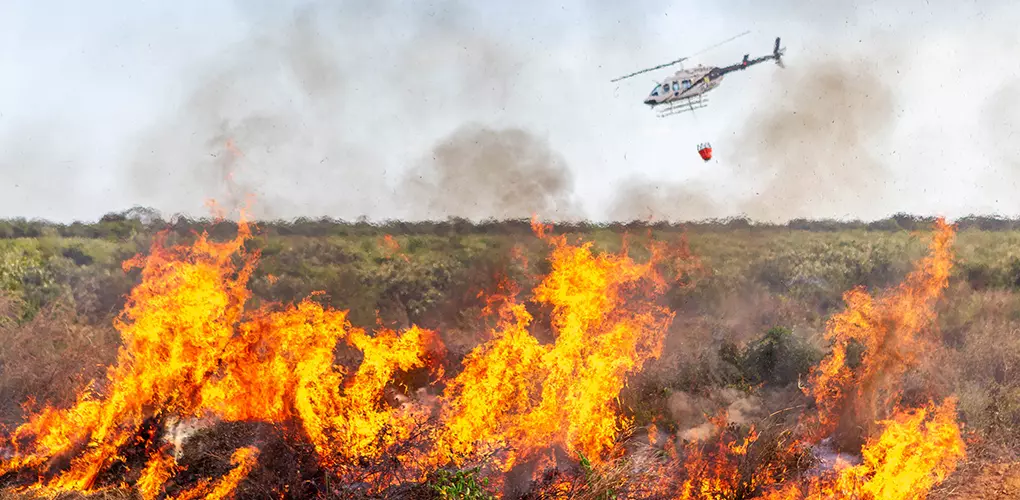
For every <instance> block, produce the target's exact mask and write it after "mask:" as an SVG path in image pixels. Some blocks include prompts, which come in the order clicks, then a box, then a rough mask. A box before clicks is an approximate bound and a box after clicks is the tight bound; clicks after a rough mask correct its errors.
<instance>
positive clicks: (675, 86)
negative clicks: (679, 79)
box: [673, 82, 680, 91]
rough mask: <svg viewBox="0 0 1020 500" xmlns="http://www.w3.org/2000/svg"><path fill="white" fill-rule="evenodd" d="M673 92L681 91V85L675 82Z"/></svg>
mask: <svg viewBox="0 0 1020 500" xmlns="http://www.w3.org/2000/svg"><path fill="white" fill-rule="evenodd" d="M673 90H674V91H677V90H680V84H679V83H676V82H673Z"/></svg>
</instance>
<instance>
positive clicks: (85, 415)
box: [0, 213, 965, 499]
mask: <svg viewBox="0 0 1020 500" xmlns="http://www.w3.org/2000/svg"><path fill="white" fill-rule="evenodd" d="M533 228H534V232H535V234H536V235H538V237H539V238H541V239H543V240H544V241H546V242H547V243H548V244H549V245H550V246H551V253H550V256H549V260H550V263H551V271H550V272H549V274H548V275H546V276H544V277H543V279H542V280H541V282H540V283H539V284H538V285H537V286H536V287H535V289H534V290H533V294H532V296H531V297H530V298H529V299H530V303H526V302H522V301H520V300H519V299H518V297H517V295H518V293H517V289H516V287H515V286H514V284H513V283H508V282H504V283H502V287H501V292H502V293H503V295H501V296H499V297H498V300H496V299H497V297H495V296H494V297H490V300H488V301H487V303H488V305H489V306H490V307H496V304H497V303H498V304H499V313H500V317H499V322H498V324H497V326H496V327H495V328H494V329H493V331H492V332H491V338H490V339H489V340H488V341H487V342H485V343H483V344H481V345H479V346H478V347H477V348H476V349H474V350H473V351H472V352H471V353H469V355H468V356H467V357H466V358H465V359H464V361H463V365H462V370H461V371H460V372H459V373H457V375H456V376H455V377H454V378H453V379H452V380H451V381H450V382H449V384H448V385H447V386H446V387H445V390H444V392H443V393H442V394H441V396H440V398H439V403H438V410H437V411H436V412H433V411H432V410H431V409H430V408H428V407H426V406H425V405H422V404H405V405H400V406H394V405H391V404H387V403H386V401H385V398H384V393H385V392H386V391H387V390H389V389H390V388H391V387H392V385H393V383H394V380H395V379H396V378H397V377H398V376H399V375H400V374H401V372H407V371H410V370H415V369H419V368H425V367H431V368H435V365H434V362H435V361H436V359H435V357H436V355H437V354H439V353H442V351H443V346H442V345H441V343H440V341H439V339H438V336H437V335H436V334H435V333H434V332H432V331H430V330H426V329H422V328H419V327H417V326H412V327H410V328H407V329H406V330H404V331H400V332H397V331H393V330H389V329H386V328H382V327H380V328H378V329H377V330H376V331H375V332H373V333H372V334H370V333H368V332H366V331H365V330H363V329H360V328H356V327H354V326H353V325H352V324H351V323H350V322H349V321H348V319H347V313H346V311H336V310H332V309H329V308H325V307H323V306H321V305H320V304H318V303H317V302H315V301H313V300H312V299H311V298H309V299H305V300H303V301H301V302H300V303H298V304H296V305H289V306H285V307H284V306H279V305H276V306H273V307H270V306H266V307H263V308H261V309H258V310H255V311H246V310H245V305H246V304H247V301H248V299H249V298H250V296H251V292H250V291H249V290H248V288H247V284H248V280H249V279H250V277H251V275H252V272H253V270H254V266H255V264H256V262H257V260H258V257H259V254H258V252H257V251H251V250H249V249H248V248H247V242H248V240H249V239H251V237H252V233H251V230H250V228H249V226H248V224H247V222H246V221H245V218H244V214H243V213H242V216H241V218H240V222H239V224H238V234H237V236H236V237H235V238H234V239H232V240H230V241H226V242H221V243H216V242H211V241H209V240H208V238H207V235H206V234H201V235H198V237H197V240H196V242H195V243H194V244H192V245H190V246H176V247H172V248H165V247H164V246H163V242H164V239H163V237H161V238H158V239H157V241H156V242H155V243H154V245H153V247H152V250H151V253H150V255H149V256H147V257H141V256H139V257H136V258H135V259H131V260H129V261H128V262H126V263H125V264H124V268H125V270H129V269H133V268H140V269H141V277H142V281H141V284H139V285H138V286H136V287H135V288H134V289H133V290H132V291H131V294H130V296H129V300H128V304H127V306H126V308H125V310H124V311H123V313H122V315H121V316H120V318H118V320H117V321H116V323H115V326H116V328H117V329H118V330H119V331H120V333H121V335H122V338H123V342H124V345H123V347H122V348H121V350H120V352H119V354H118V359H117V363H116V364H115V365H114V366H112V367H110V368H109V370H108V372H107V377H106V380H105V381H104V384H103V385H102V386H101V387H99V388H98V389H95V390H92V388H91V387H90V390H87V391H84V392H82V394H81V395H80V397H79V398H78V401H77V402H76V404H74V405H73V406H71V407H70V408H66V409H55V408H52V407H44V408H43V409H42V410H41V411H39V412H38V413H35V414H33V415H31V416H30V417H29V419H28V421H27V422H25V423H24V424H22V425H21V426H20V427H18V428H17V429H16V430H15V431H14V432H13V433H12V435H11V436H10V443H11V446H12V448H13V450H14V455H13V457H12V458H10V459H9V460H6V461H5V462H3V463H2V464H0V474H6V473H9V472H17V471H42V472H41V473H39V474H38V480H37V481H36V482H35V484H34V485H33V488H34V489H37V490H42V491H44V492H53V493H56V492H61V491H89V490H97V489H101V488H104V487H106V486H104V485H105V484H107V483H110V482H111V481H109V480H104V479H103V474H104V473H107V472H108V471H110V470H111V469H112V468H113V467H114V466H115V465H117V464H118V463H121V462H123V460H124V459H123V458H122V455H123V453H122V452H123V450H124V449H125V448H127V447H129V446H137V445H138V442H137V441H138V439H139V438H138V436H140V435H143V434H144V433H143V429H144V428H146V426H147V425H149V423H150V422H151V421H152V420H156V421H157V422H159V421H161V420H162V419H166V418H171V417H180V418H206V419H211V420H213V421H215V420H220V421H265V422H275V423H287V424H294V425H293V427H292V428H293V429H296V430H297V432H298V433H299V434H300V436H299V437H300V438H301V439H305V440H307V442H309V443H310V444H311V445H312V447H313V448H314V450H315V453H316V454H317V456H318V459H319V463H320V464H322V465H323V466H324V467H326V468H327V469H329V470H330V471H332V472H335V473H339V474H343V473H345V471H347V470H351V469H356V468H357V467H358V466H359V465H358V464H359V463H360V462H363V461H365V460H369V459H377V458H380V457H384V456H385V457H394V458H395V459H396V460H397V461H399V462H400V463H401V464H410V465H405V467H407V468H409V469H413V470H411V471H410V475H412V476H415V477H417V478H418V479H421V478H422V477H424V474H426V473H427V472H429V471H431V470H434V469H435V468H437V467H440V466H445V465H448V464H449V463H451V462H452V463H453V464H455V465H463V464H464V463H466V462H469V461H476V460H489V463H491V464H492V465H494V466H495V468H496V469H498V470H499V471H503V472H506V471H510V470H512V469H514V468H515V467H517V466H521V465H525V464H529V463H530V464H536V463H537V464H540V465H552V464H553V462H555V461H556V460H557V458H556V455H554V453H553V451H554V450H559V451H562V452H565V453H566V454H568V455H569V456H571V458H572V459H575V458H577V457H579V456H583V457H585V458H586V459H587V460H590V462H591V463H592V464H594V465H595V466H596V467H600V466H603V465H606V464H609V463H610V462H612V461H613V460H616V459H619V458H620V456H621V455H620V447H619V446H618V440H619V438H620V436H621V434H622V433H623V431H624V430H625V429H627V428H629V427H630V426H631V425H632V423H633V422H632V420H631V419H630V418H628V417H626V416H625V415H624V412H623V411H622V408H620V405H619V404H618V402H617V398H618V397H619V394H620V392H621V391H622V390H623V388H624V387H625V385H626V383H627V380H628V378H629V377H630V376H632V375H633V374H635V373H636V372H638V371H639V370H641V368H642V367H643V366H644V365H645V364H647V363H648V362H649V361H650V360H653V359H655V358H657V357H659V356H660V354H661V352H662V348H663V342H664V338H665V333H666V331H667V329H668V328H669V327H670V325H671V324H672V321H673V318H674V313H673V312H672V311H670V310H669V309H668V308H666V307H663V306H661V305H658V304H657V303H656V300H657V299H658V298H659V297H660V296H661V294H662V293H663V292H664V290H665V289H666V286H667V281H666V278H665V277H664V275H663V273H662V272H661V267H662V266H660V264H661V263H663V262H664V261H665V259H666V258H669V257H674V256H673V255H671V254H670V253H669V249H667V248H666V247H665V246H664V245H661V244H657V243H653V244H651V245H650V247H649V248H650V250H651V258H650V259H648V261H647V262H637V261H635V260H633V259H631V258H630V257H628V256H627V255H626V253H625V252H623V253H620V254H613V253H600V254H597V253H595V252H594V251H593V250H592V245H591V244H590V243H587V244H582V245H572V244H569V243H568V242H567V239H566V237H565V236H557V235H553V234H552V233H551V231H550V230H549V228H548V227H546V226H544V225H541V224H539V223H538V222H537V220H536V221H534V222H533ZM953 237H954V228H953V227H952V226H950V225H947V224H946V223H945V221H944V220H941V219H940V220H939V221H938V223H937V225H936V234H935V237H934V238H933V241H932V244H931V246H930V253H931V254H930V255H929V256H928V257H927V258H925V259H923V260H922V261H921V262H920V263H919V264H918V266H917V269H915V270H914V272H912V273H911V274H910V275H909V276H908V278H907V279H906V281H905V282H904V283H903V284H902V285H901V286H900V287H898V288H896V289H895V290H893V291H891V292H890V293H887V294H884V295H882V296H880V297H879V298H877V299H875V298H872V297H871V296H869V295H867V294H866V293H865V292H864V291H863V290H862V289H855V290H852V291H850V292H848V293H847V294H846V300H847V304H848V307H847V310H846V311H845V312H843V313H841V314H839V315H837V316H835V317H834V318H833V319H832V321H830V323H829V325H828V327H827V332H826V338H828V339H829V340H830V341H831V342H833V344H834V346H833V352H832V354H831V355H830V356H829V357H827V358H826V359H825V360H824V361H823V362H822V363H821V365H820V366H819V367H818V369H817V370H815V371H814V372H813V374H812V377H811V384H812V387H811V390H810V391H808V392H807V395H809V396H813V397H814V398H815V402H816V404H817V407H818V414H817V415H815V416H814V417H813V418H812V419H809V420H808V421H807V423H808V424H810V431H811V432H810V433H809V436H807V439H806V440H804V441H803V442H799V441H798V440H797V439H795V438H792V437H790V436H784V438H783V439H784V441H782V442H781V443H779V444H778V445H777V450H774V451H773V453H774V455H775V456H776V457H777V458H774V459H772V462H763V463H760V464H759V463H755V462H754V461H753V460H754V459H756V458H755V457H756V455H755V453H758V452H760V446H761V445H762V443H763V436H764V434H763V433H762V432H760V431H759V430H757V429H756V428H754V427H752V428H751V430H750V431H749V432H746V433H743V434H741V432H742V431H739V430H738V429H736V428H733V427H732V426H729V425H727V422H726V419H725V418H724V416H720V417H717V418H715V419H713V420H712V422H713V423H714V425H715V427H716V437H715V438H713V439H712V440H710V441H709V442H695V443H683V444H681V445H677V444H676V443H675V439H674V440H673V441H671V442H672V445H671V444H670V443H666V448H667V453H668V454H669V456H670V457H671V459H670V460H669V461H666V462H661V463H659V464H658V465H655V464H652V465H649V466H648V467H649V469H650V470H652V471H655V472H656V473H658V474H659V480H658V482H657V483H655V482H652V481H650V483H653V484H647V485H643V486H645V487H646V489H648V490H654V493H655V494H660V495H661V494H665V496H667V497H670V498H683V499H686V498H735V497H743V498H747V497H748V496H750V495H751V494H760V495H764V497H765V498H770V499H778V498H786V499H802V498H904V499H905V498H918V497H920V496H923V494H924V493H926V492H927V491H929V490H930V489H931V488H932V487H933V486H934V485H936V484H938V483H940V482H941V481H942V480H944V479H945V477H946V475H948V474H949V473H951V472H952V471H953V470H954V469H955V467H956V464H957V463H958V462H959V461H960V460H961V459H962V458H963V456H964V454H965V451H964V444H963V441H962V439H961V437H960V431H959V427H958V425H957V423H956V419H955V400H954V399H952V398H950V399H947V400H945V401H944V402H943V403H942V404H941V405H939V406H937V407H936V406H935V405H934V404H932V405H930V406H929V407H924V408H919V409H910V408H902V407H901V402H900V401H898V399H899V395H898V391H897V390H896V384H897V382H898V378H899V377H900V376H902V375H903V373H904V372H905V370H906V369H907V368H908V367H909V366H910V365H911V364H914V363H917V362H918V361H919V357H920V355H921V353H923V352H925V350H927V349H931V348H932V342H930V341H929V340H928V339H927V338H926V337H925V335H924V333H925V332H926V331H927V330H926V329H927V328H929V327H930V325H931V324H932V320H933V319H934V314H935V313H934V303H935V302H936V301H937V299H938V298H939V297H940V296H941V291H942V290H943V289H944V288H945V286H946V283H947V280H948V276H949V271H950V269H951V257H952V256H951V252H950V247H951V244H952V241H953ZM682 250H685V249H682ZM675 257H677V258H678V262H682V261H685V260H686V261H690V257H689V255H687V254H686V252H685V251H684V252H680V254H678V255H676V256H675ZM677 270H678V271H680V272H683V266H678V267H677ZM529 306H530V307H529ZM546 315H548V317H549V318H550V319H549V324H548V328H549V329H551V331H552V332H553V334H554V341H552V342H551V343H547V344H543V343H542V342H540V341H539V339H538V337H536V335H534V334H533V332H536V331H538V329H539V328H542V327H544V326H545V325H544V324H542V321H540V320H536V317H538V318H543V317H545V316H546ZM341 342H344V343H346V344H347V345H348V346H350V347H352V348H354V349H356V350H358V351H360V352H361V353H362V354H363V361H362V362H361V363H360V365H359V366H358V367H357V368H356V369H351V370H349V369H348V368H347V367H344V366H338V365H336V364H335V363H334V351H335V349H336V348H337V345H338V344H340V343H341ZM854 342H856V343H859V344H861V346H862V348H863V355H862V358H861V359H862V361H861V363H860V366H856V367H854V366H852V363H850V362H849V361H848V360H849V353H850V351H851V345H852V343H854ZM852 423H856V424H865V425H866V426H867V427H868V428H867V429H866V430H865V432H864V433H863V434H862V436H861V437H862V446H861V447H859V448H857V450H859V451H860V452H861V456H862V457H863V461H862V463H861V464H859V465H852V466H851V465H847V464H842V465H839V466H837V468H836V469H834V470H831V471H826V472H823V473H821V474H818V475H816V476H814V477H810V478H808V479H806V480H804V481H803V482H801V483H785V484H784V482H786V481H789V480H791V479H792V477H793V476H792V474H793V473H794V471H791V470H788V468H787V467H786V466H785V465H784V464H785V462H784V460H786V459H788V458H790V457H792V456H794V455H795V454H797V453H799V452H800V451H801V450H802V449H803V448H805V447H806V445H807V443H810V442H817V440H818V439H821V438H823V437H831V436H833V435H836V434H839V433H840V432H842V431H845V430H846V429H847V428H849V427H850V424H852ZM655 427H657V426H652V431H653V433H652V435H653V436H654V429H655ZM290 428H291V427H288V429H290ZM419 433H422V434H425V435H428V436H429V437H430V438H431V442H430V443H429V444H428V445H426V446H424V447H422V448H419V449H412V450H409V449H407V448H405V447H401V446H400V445H401V444H403V443H406V442H408V441H409V440H412V439H414V438H413V436H415V435H418V434H419ZM876 436H877V437H876ZM142 444H143V445H144V448H145V450H146V453H147V461H146V462H145V464H144V468H142V470H141V471H140V476H138V479H137V480H136V481H135V484H134V487H135V488H136V489H137V490H138V492H139V493H141V496H142V497H143V498H146V499H151V498H156V497H159V496H160V495H161V494H163V493H164V488H165V485H166V483H167V482H168V481H169V480H170V479H171V478H173V477H174V476H175V474H177V473H178V471H179V467H178V465H177V463H176V460H175V458H174V455H172V454H170V453H168V452H167V450H166V449H165V448H159V447H157V446H156V445H155V444H154V443H153V442H151V440H144V439H143V440H142ZM855 451H856V450H855ZM680 457H682V459H681V458H680ZM65 458H70V459H71V460H70V464H69V465H68V466H66V467H63V466H61V464H62V461H63V459H65ZM258 458H259V448H258V447H257V446H255V445H254V444H250V445H242V446H241V447H239V448H238V449H237V450H235V451H234V452H233V456H232V459H231V463H232V465H233V469H232V470H231V471H230V472H228V473H227V474H225V475H224V476H223V477H220V478H218V479H206V480H202V481H199V482H198V484H195V485H191V486H190V487H188V489H186V490H184V492H183V493H181V495H182V498H197V497H202V496H205V497H206V498H226V497H228V496H230V495H231V494H232V493H233V492H234V491H235V490H236V489H237V487H238V485H239V484H240V483H241V481H243V480H244V478H245V477H247V475H248V474H249V473H250V471H251V470H252V469H253V468H254V467H255V466H256V465H257V461H258ZM678 463H679V464H680V465H679V468H677V467H675V466H676V464H678ZM671 467H672V468H671ZM749 469H750V470H749ZM536 472H538V470H536ZM372 480H373V481H375V484H373V488H374V491H375V492H378V491H381V489H382V488H384V487H386V486H388V485H390V484H391V483H392V482H393V481H395V478H392V477H389V476H387V477H383V476H378V477H376V478H374V479H372ZM614 484H615V483H614ZM568 487H569V484H567V483H565V482H564V483H559V484H554V485H553V490H556V491H560V492H561V493H563V492H565V491H566V489H567V488H568Z"/></svg>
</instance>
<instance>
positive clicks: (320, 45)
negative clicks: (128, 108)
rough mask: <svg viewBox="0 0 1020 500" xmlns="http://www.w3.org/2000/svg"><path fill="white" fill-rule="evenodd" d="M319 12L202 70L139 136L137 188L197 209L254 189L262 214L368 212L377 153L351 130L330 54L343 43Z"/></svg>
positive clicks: (175, 206)
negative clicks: (323, 27)
mask: <svg viewBox="0 0 1020 500" xmlns="http://www.w3.org/2000/svg"><path fill="white" fill-rule="evenodd" d="M312 19H313V18H312V17H311V16H310V15H307V14H299V15H297V16H296V17H295V18H294V19H293V21H292V22H291V23H289V24H288V25H287V26H286V27H284V28H283V29H282V30H281V31H280V32H278V33H264V34H259V35H256V36H254V37H253V38H251V39H249V40H247V41H245V42H244V43H242V44H240V45H239V46H238V47H236V48H235V49H233V50H230V51H228V52H227V53H224V54H222V55H221V56H220V57H219V58H217V59H216V60H215V61H214V62H212V63H211V64H210V65H209V67H208V69H206V70H204V71H202V72H201V73H200V76H199V78H198V80H197V84H196V85H195V86H194V89H193V90H192V92H191V94H190V95H189V96H188V98H187V100H186V101H185V104H184V106H183V107H181V108H180V110H179V111H178V112H177V113H176V114H174V115H173V116H171V117H169V118H168V119H166V120H164V121H161V122H159V123H157V124H155V125H154V126H153V127H151V128H150V129H149V130H147V131H145V132H144V133H143V135H142V137H141V138H140V140H139V141H138V144H139V146H138V150H137V153H136V154H135V155H134V159H133V161H132V162H131V164H130V167H131V168H130V170H129V171H128V172H127V174H128V178H129V179H130V181H131V187H132V188H133V192H134V194H135V196H137V197H138V198H141V199H144V200H146V202H147V203H148V204H150V205H154V206H156V207H157V208H159V209H162V210H164V211H166V210H172V211H184V212H191V213H195V212H200V211H201V208H200V207H201V206H202V205H203V204H204V202H205V201H206V199H208V198H216V199H217V201H218V202H220V204H221V205H224V208H228V209H234V208H237V206H238V205H240V204H242V203H243V201H244V199H245V198H246V197H247V196H249V195H252V196H254V198H255V203H254V205H253V208H254V213H255V215H256V216H257V217H260V218H276V217H293V216H295V215H296V214H298V213H301V212H304V211H307V210H309V209H310V210H311V211H313V212H314V211H318V212H322V213H335V212H339V213H350V212H351V211H352V210H353V211H357V210H364V209H365V208H366V204H368V203H369V202H370V200H371V199H372V198H373V195H375V194H378V192H379V190H380V185H379V183H380V181H381V178H380V177H379V176H377V175H374V173H372V170H371V168H365V167H362V168H358V167H359V166H367V165H370V164H371V163H372V153H371V151H370V150H368V149H366V148H362V147H359V146H357V145H355V144H353V143H350V142H347V141H346V140H345V138H344V137H343V135H344V132H345V130H347V129H349V128H351V126H352V124H350V123H345V121H344V120H343V119H342V118H343V116H344V114H345V113H344V110H345V106H346V98H345V84H346V81H345V79H344V77H343V71H342V69H341V68H340V67H339V66H338V64H337V61H336V60H335V59H334V58H332V57H330V55H331V54H332V53H335V52H336V51H337V50H338V47H336V46H334V45H333V44H332V42H331V40H330V39H329V38H328V37H325V36H320V35H319V34H317V31H316V28H315V26H314V22H313V20H312ZM351 186H355V187H356V188H355V189H349V187H351ZM331 191H332V193H333V194H336V193H337V192H339V193H340V194H341V195H340V196H330V192H331ZM299 193H300V194H299Z"/></svg>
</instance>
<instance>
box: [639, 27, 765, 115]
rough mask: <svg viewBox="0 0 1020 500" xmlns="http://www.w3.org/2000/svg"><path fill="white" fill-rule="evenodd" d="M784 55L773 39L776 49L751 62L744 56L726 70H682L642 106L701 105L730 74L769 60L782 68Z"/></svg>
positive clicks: (716, 68) (655, 90)
mask: <svg viewBox="0 0 1020 500" xmlns="http://www.w3.org/2000/svg"><path fill="white" fill-rule="evenodd" d="M783 51H784V49H782V48H780V47H779V38H776V44H775V47H774V48H773V49H772V53H771V54H769V55H765V56H762V57H758V58H755V59H751V58H750V55H749V54H744V59H743V60H742V61H740V62H739V63H737V64H731V65H729V66H723V67H718V66H701V65H698V66H695V67H693V68H690V69H682V70H680V71H677V72H676V73H674V74H673V76H671V77H669V78H666V79H665V80H663V81H662V83H659V84H658V85H656V86H655V88H654V89H652V91H651V92H650V93H649V94H648V97H646V98H645V101H644V102H645V104H647V105H649V106H651V107H653V108H654V107H655V106H658V105H660V104H667V105H669V106H668V107H673V106H675V105H676V104H677V102H679V101H687V103H688V104H690V103H691V102H692V101H691V100H692V98H695V99H694V100H698V101H700V100H701V96H702V95H704V94H705V93H706V92H709V91H711V90H713V89H715V88H716V87H718V86H719V84H721V83H722V79H723V77H724V76H726V75H727V74H729V73H732V72H734V71H743V70H745V69H747V68H749V67H751V66H754V65H756V64H761V63H763V62H765V61H770V60H771V61H775V62H776V64H779V65H780V66H782V59H781V58H782V55H783Z"/></svg>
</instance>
